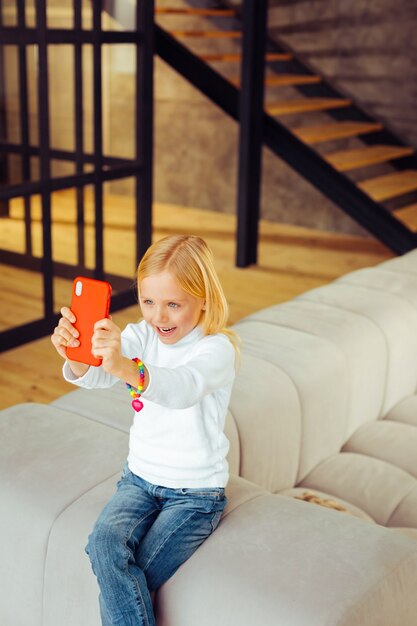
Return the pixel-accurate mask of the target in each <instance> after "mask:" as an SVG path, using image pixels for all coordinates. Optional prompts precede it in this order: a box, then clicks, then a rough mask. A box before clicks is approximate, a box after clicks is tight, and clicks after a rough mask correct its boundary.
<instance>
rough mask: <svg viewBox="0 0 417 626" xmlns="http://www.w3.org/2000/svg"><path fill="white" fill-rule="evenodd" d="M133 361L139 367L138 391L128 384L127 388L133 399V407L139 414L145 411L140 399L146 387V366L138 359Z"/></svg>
mask: <svg viewBox="0 0 417 626" xmlns="http://www.w3.org/2000/svg"><path fill="white" fill-rule="evenodd" d="M132 361H134V362H135V363H136V365H137V366H138V370H139V384H138V386H137V389H135V388H134V387H132V385H129V383H126V387H127V388H128V390H129V393H130V395H131V396H132V398H133V400H132V407H133V408H134V409H135V411H136V412H139V411H141V410H142V409H143V402H142V401H141V400H139V398H140V394H141V393H142V391H143V388H144V386H145V366H144V365H143V363H142V361H141V360H140V359H138V358H134V359H132Z"/></svg>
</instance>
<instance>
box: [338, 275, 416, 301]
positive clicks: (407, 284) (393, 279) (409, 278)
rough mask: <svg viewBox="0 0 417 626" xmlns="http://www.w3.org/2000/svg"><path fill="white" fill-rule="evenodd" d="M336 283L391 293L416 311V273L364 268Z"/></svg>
mask: <svg viewBox="0 0 417 626" xmlns="http://www.w3.org/2000/svg"><path fill="white" fill-rule="evenodd" d="M338 282H342V283H350V284H352V285H362V286H363V287H369V288H370V289H377V290H379V291H382V292H385V293H392V294H394V295H396V296H398V297H400V298H402V299H404V300H406V301H407V302H409V303H410V304H411V305H412V306H413V307H414V308H415V309H417V273H416V274H403V273H399V272H396V271H394V269H390V266H384V267H381V266H379V267H365V268H363V269H360V270H356V271H355V272H350V274H346V275H345V276H342V277H341V278H339V279H338Z"/></svg>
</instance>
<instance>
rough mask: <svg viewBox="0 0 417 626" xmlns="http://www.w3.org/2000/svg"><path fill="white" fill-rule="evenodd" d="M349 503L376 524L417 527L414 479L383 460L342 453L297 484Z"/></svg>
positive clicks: (320, 464) (324, 462)
mask: <svg viewBox="0 0 417 626" xmlns="http://www.w3.org/2000/svg"><path fill="white" fill-rule="evenodd" d="M298 486H299V487H306V488H309V489H319V490H320V491H324V492H325V493H329V494H331V495H332V496H336V497H338V498H343V499H344V500H346V501H347V502H352V504H354V505H355V506H357V507H359V508H360V509H362V510H363V511H365V512H366V513H368V515H370V516H371V517H372V518H373V519H374V520H375V521H376V522H377V523H378V524H383V525H385V526H391V525H392V526H409V527H411V528H417V501H416V500H415V497H414V496H412V497H411V498H410V495H411V494H414V493H415V494H416V495H417V481H416V479H415V478H414V477H413V476H411V475H410V474H408V473H407V472H405V471H404V470H402V469H400V468H399V467H395V466H394V465H391V464H390V463H387V462H386V461H382V460H381V459H376V458H372V457H369V456H365V455H363V454H357V453H353V452H341V453H340V454H335V455H333V456H331V457H329V458H328V459H326V460H325V461H322V462H321V463H319V465H317V467H315V468H314V470H312V471H311V472H310V474H309V475H308V476H306V478H305V479H304V480H303V481H302V482H301V483H300V484H299V485H298Z"/></svg>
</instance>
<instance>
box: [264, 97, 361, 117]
mask: <svg viewBox="0 0 417 626" xmlns="http://www.w3.org/2000/svg"><path fill="white" fill-rule="evenodd" d="M351 104H352V101H351V100H347V99H345V98H300V99H297V100H281V101H280V102H270V103H268V104H267V105H266V110H267V112H268V113H269V114H270V115H286V114H289V113H304V112H307V111H325V110H327V109H338V108H340V107H348V106H350V105H351Z"/></svg>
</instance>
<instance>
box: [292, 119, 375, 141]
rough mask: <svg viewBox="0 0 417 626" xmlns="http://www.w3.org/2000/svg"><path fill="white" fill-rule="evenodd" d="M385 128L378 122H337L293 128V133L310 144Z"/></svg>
mask: <svg viewBox="0 0 417 626" xmlns="http://www.w3.org/2000/svg"><path fill="white" fill-rule="evenodd" d="M382 128H383V126H382V124H378V123H377V122H335V123H332V124H317V125H314V126H313V125H312V126H301V127H300V128H292V129H291V131H292V132H293V133H294V135H297V137H298V138H299V139H301V140H302V141H304V142H305V143H308V144H315V143H320V142H322V141H331V140H332V139H343V138H345V137H356V136H358V135H364V134H366V133H373V132H376V131H378V130H381V129H382Z"/></svg>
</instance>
